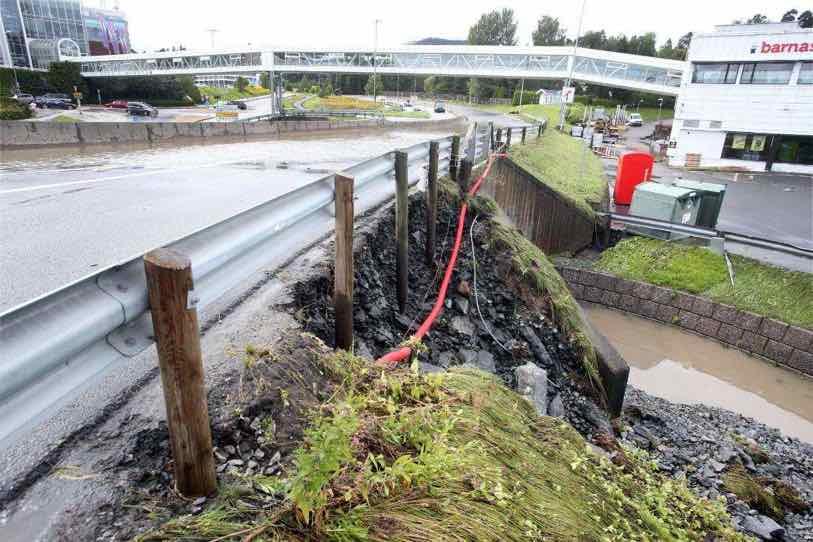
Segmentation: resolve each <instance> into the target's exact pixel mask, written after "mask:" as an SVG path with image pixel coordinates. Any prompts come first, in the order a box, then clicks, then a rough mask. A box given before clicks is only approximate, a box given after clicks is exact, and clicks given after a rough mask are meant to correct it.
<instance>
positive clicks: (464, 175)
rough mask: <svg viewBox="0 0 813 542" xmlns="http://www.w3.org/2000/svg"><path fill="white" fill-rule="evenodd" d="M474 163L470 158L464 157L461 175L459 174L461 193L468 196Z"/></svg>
mask: <svg viewBox="0 0 813 542" xmlns="http://www.w3.org/2000/svg"><path fill="white" fill-rule="evenodd" d="M471 168H472V163H471V161H470V160H468V159H465V158H464V159H463V160H461V162H460V175H459V176H458V177H459V178H458V184H459V185H460V195H461V196H462V197H465V196H466V192H468V191H469V179H470V178H471Z"/></svg>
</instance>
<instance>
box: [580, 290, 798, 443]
mask: <svg viewBox="0 0 813 542" xmlns="http://www.w3.org/2000/svg"><path fill="white" fill-rule="evenodd" d="M585 309H586V311H587V314H588V316H589V318H590V321H591V322H592V323H593V325H594V326H595V327H596V329H597V330H598V331H600V332H601V333H603V334H604V335H605V336H606V337H607V338H608V339H609V340H610V341H611V342H612V343H613V344H614V345H615V347H616V348H618V350H619V352H621V354H622V355H623V356H624V357H625V358H626V360H627V362H628V363H629V364H630V384H631V385H633V386H635V387H636V388H638V389H640V390H643V391H645V392H647V393H649V394H651V395H655V396H658V397H662V398H664V399H667V400H669V401H672V402H675V403H686V404H695V403H702V404H705V405H709V406H715V407H720V408H724V409H726V410H730V411H733V412H737V413H739V414H742V415H743V416H747V417H749V418H753V419H755V420H757V421H759V422H761V423H764V424H765V425H768V426H770V427H775V428H777V429H780V430H781V431H782V433H784V434H785V435H787V436H790V437H798V438H799V439H801V440H804V441H807V442H810V443H813V379H810V378H806V377H803V376H801V375H798V374H796V373H794V372H792V371H789V370H786V369H783V368H781V367H776V366H773V365H771V364H770V363H769V362H767V361H765V360H761V359H757V358H754V357H751V356H748V355H746V354H744V353H742V352H740V351H738V350H733V349H730V348H725V347H723V346H722V345H721V344H719V343H716V342H714V341H711V340H709V339H704V338H702V337H699V336H697V335H693V334H691V333H686V332H684V331H681V330H679V329H676V328H674V327H671V326H664V325H662V324H658V323H656V322H652V321H650V320H646V319H643V318H639V317H636V316H631V315H629V314H625V313H621V312H618V311H613V310H610V309H607V308H604V307H601V306H598V305H586V306H585Z"/></svg>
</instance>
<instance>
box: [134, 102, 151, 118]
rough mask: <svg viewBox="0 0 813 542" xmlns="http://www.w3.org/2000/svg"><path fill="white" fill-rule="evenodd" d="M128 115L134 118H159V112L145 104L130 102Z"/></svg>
mask: <svg viewBox="0 0 813 542" xmlns="http://www.w3.org/2000/svg"><path fill="white" fill-rule="evenodd" d="M127 113H129V114H130V115H132V116H134V117H157V116H158V110H157V109H156V108H154V107H153V106H151V105H149V104H145V103H144V102H130V103H128V104H127Z"/></svg>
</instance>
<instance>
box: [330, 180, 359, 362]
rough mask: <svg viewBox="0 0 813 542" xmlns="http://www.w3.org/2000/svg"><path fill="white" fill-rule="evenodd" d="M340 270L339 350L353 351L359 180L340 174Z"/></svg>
mask: <svg viewBox="0 0 813 542" xmlns="http://www.w3.org/2000/svg"><path fill="white" fill-rule="evenodd" d="M334 183H335V187H336V269H335V273H334V275H335V283H334V291H333V307H334V309H335V312H336V348H338V349H340V350H346V351H348V352H350V351H351V350H352V349H353V218H354V216H355V215H354V209H353V185H354V184H355V179H354V178H353V177H348V176H345V175H340V174H337V175H336V176H335V178H334Z"/></svg>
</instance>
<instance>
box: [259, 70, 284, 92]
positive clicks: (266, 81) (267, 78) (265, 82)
mask: <svg viewBox="0 0 813 542" xmlns="http://www.w3.org/2000/svg"><path fill="white" fill-rule="evenodd" d="M286 85H287V83H286ZM260 86H261V87H263V88H267V89H268V90H271V74H270V73H268V72H263V73H261V74H260ZM286 90H288V89H287V88H286Z"/></svg>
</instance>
